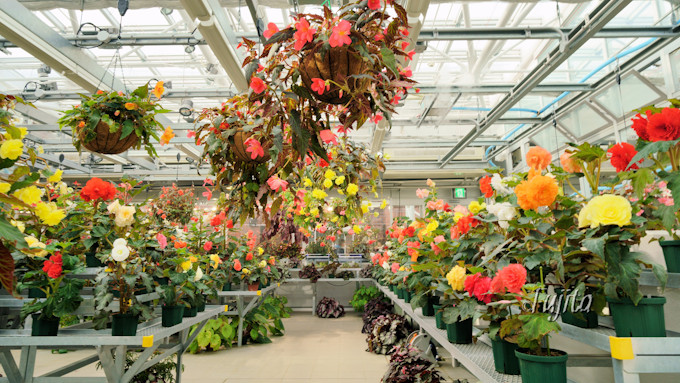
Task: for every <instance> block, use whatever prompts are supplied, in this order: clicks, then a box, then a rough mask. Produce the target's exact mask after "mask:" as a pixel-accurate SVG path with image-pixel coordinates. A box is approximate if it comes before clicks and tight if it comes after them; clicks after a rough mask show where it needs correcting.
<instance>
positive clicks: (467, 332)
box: [446, 318, 472, 344]
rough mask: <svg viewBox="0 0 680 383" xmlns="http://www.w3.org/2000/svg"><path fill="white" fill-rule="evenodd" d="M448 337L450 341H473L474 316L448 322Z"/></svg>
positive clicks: (463, 342) (462, 342)
mask: <svg viewBox="0 0 680 383" xmlns="http://www.w3.org/2000/svg"><path fill="white" fill-rule="evenodd" d="M446 337H447V338H448V340H449V342H451V343H456V344H470V343H472V318H468V319H466V320H464V321H459V322H455V323H447V324H446Z"/></svg>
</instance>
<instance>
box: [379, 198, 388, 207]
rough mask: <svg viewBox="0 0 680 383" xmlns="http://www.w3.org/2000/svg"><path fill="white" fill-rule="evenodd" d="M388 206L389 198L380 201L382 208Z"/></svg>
mask: <svg viewBox="0 0 680 383" xmlns="http://www.w3.org/2000/svg"><path fill="white" fill-rule="evenodd" d="M386 207H387V200H385V199H384V200H382V202H381V203H380V208H381V209H384V208H386Z"/></svg>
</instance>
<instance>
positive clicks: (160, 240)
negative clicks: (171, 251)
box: [156, 233, 168, 250]
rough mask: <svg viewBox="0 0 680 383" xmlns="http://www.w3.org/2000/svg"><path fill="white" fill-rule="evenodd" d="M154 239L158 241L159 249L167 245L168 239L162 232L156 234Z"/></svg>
mask: <svg viewBox="0 0 680 383" xmlns="http://www.w3.org/2000/svg"><path fill="white" fill-rule="evenodd" d="M156 241H158V246H160V248H161V250H163V249H165V248H166V247H167V246H168V239H167V238H166V237H165V236H164V235H163V233H158V234H156Z"/></svg>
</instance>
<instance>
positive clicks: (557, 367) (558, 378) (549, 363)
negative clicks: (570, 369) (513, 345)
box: [515, 350, 569, 383]
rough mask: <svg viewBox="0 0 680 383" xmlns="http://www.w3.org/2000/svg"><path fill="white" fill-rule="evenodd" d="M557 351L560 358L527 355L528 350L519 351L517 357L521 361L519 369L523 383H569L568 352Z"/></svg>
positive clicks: (516, 353) (516, 352)
mask: <svg viewBox="0 0 680 383" xmlns="http://www.w3.org/2000/svg"><path fill="white" fill-rule="evenodd" d="M551 351H557V352H559V353H560V354H561V355H558V356H541V355H531V354H527V353H526V350H517V351H515V355H516V356H517V358H518V359H519V369H520V371H521V375H522V383H545V382H550V383H567V359H568V358H569V356H568V355H567V353H566V352H564V351H560V350H551Z"/></svg>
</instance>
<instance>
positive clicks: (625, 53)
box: [484, 38, 658, 167]
mask: <svg viewBox="0 0 680 383" xmlns="http://www.w3.org/2000/svg"><path fill="white" fill-rule="evenodd" d="M656 40H658V39H657V38H651V39H649V40H647V41H645V42H644V43H642V44H640V45H636V46H634V47H631V48H628V49H626V50H624V51H621V52H619V53H618V54H617V55H615V56H614V57H611V58H610V59H609V60H607V61H605V62H604V63H602V64H600V65H599V66H598V67H597V68H595V69H593V70H592V71H591V72H590V73H588V74H587V75H586V76H585V77H584V78H582V79H581V80H579V81H578V83H579V84H583V83H585V82H586V81H588V80H589V79H591V78H592V77H593V76H595V75H596V74H597V73H599V72H600V71H601V70H602V69H604V68H606V67H608V66H609V65H611V64H612V63H614V62H615V61H616V60H618V59H621V58H623V57H626V56H628V55H629V54H631V53H635V52H637V51H639V50H640V49H643V48H645V47H647V46H648V45H650V44H652V43H653V42H655V41H656ZM569 93H571V92H569V91H567V92H564V93H562V94H560V95H559V96H557V97H556V98H555V99H554V100H552V101H550V102H549V103H548V104H547V105H546V106H544V107H543V108H541V110H539V111H536V115H541V114H543V113H544V112H545V111H546V110H548V109H550V107H552V106H553V105H555V104H556V103H558V102H560V101H561V100H562V99H564V98H565V97H567V96H568V95H569ZM489 110H490V109H489ZM510 110H512V109H510ZM528 110H529V109H528ZM525 126H526V124H521V125H519V126H517V127H516V128H514V129H512V130H511V131H509V132H508V133H506V134H505V135H504V136H503V138H502V139H503V140H508V139H510V138H511V137H512V136H513V135H514V134H515V133H517V132H518V131H520V130H521V129H522V128H524V127H525ZM495 147H496V146H495V145H492V146H489V147H488V148H487V149H486V151H485V153H484V157H485V158H487V157H488V156H489V153H490V152H491V151H492V150H493V149H494V148H495ZM488 161H489V164H490V165H491V166H493V167H495V165H494V164H493V162H492V161H491V160H488Z"/></svg>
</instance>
